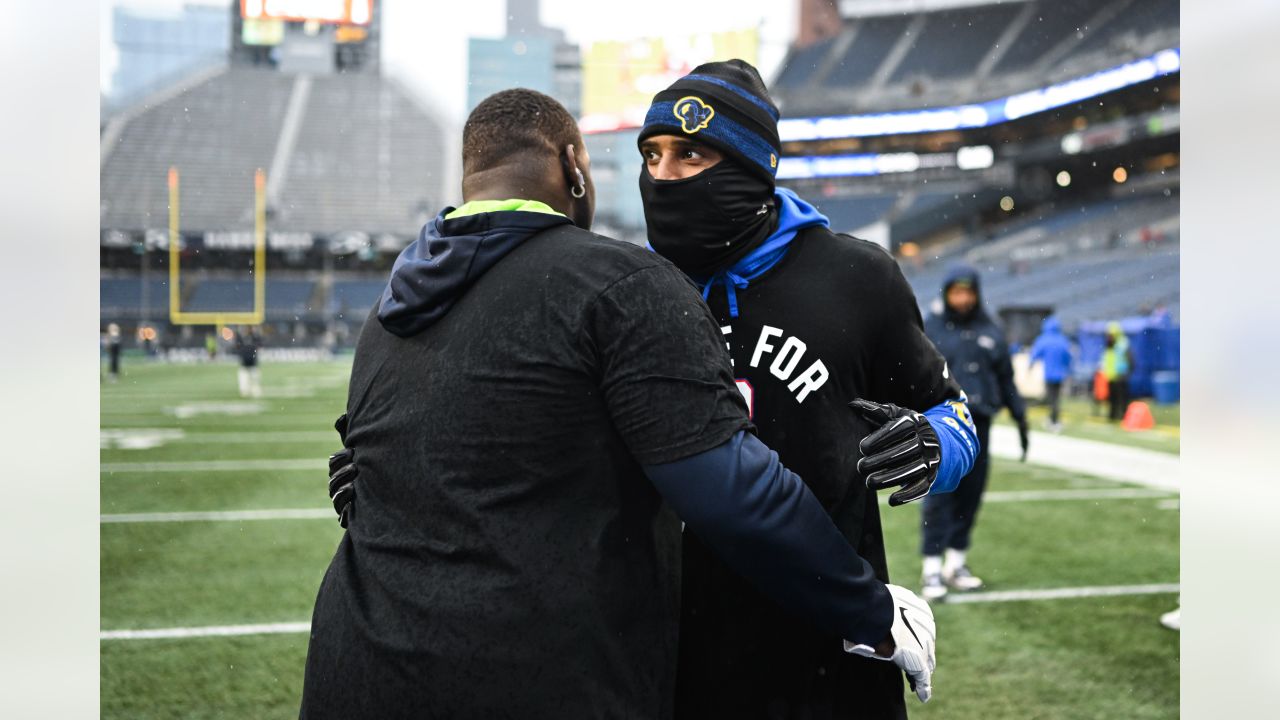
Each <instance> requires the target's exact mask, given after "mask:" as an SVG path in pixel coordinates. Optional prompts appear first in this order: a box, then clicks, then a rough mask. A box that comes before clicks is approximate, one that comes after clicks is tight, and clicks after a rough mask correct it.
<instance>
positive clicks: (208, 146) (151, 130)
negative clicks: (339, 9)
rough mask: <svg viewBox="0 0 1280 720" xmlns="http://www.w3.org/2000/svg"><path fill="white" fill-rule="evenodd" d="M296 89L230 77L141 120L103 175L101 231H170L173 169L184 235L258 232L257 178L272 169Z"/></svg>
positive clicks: (270, 77) (285, 80) (287, 83)
mask: <svg viewBox="0 0 1280 720" xmlns="http://www.w3.org/2000/svg"><path fill="white" fill-rule="evenodd" d="M292 81H293V78H291V77H289V76H286V75H282V74H280V73H276V72H264V71H256V70H246V69H238V70H231V71H227V72H224V73H222V74H219V75H217V76H215V77H212V78H210V79H209V80H207V81H205V82H204V83H202V84H200V85H198V86H196V87H194V88H191V89H190V90H188V91H186V92H184V93H181V94H179V95H178V96H176V97H174V98H172V99H169V100H168V101H166V102H163V103H161V104H160V105H157V106H155V107H152V108H148V109H146V110H145V111H143V112H141V113H139V114H138V115H137V116H136V117H134V118H133V119H132V120H130V121H129V123H128V125H126V126H125V128H124V129H123V131H122V132H121V134H120V137H119V140H118V143H117V144H116V146H115V147H114V148H112V149H111V151H110V155H109V156H108V158H107V161H106V162H105V163H104V164H103V167H102V179H101V187H102V222H101V224H102V227H104V228H116V229H122V230H145V229H150V228H164V227H167V226H168V223H169V216H168V205H169V190H168V185H167V173H168V170H169V167H170V166H176V167H177V168H179V172H180V173H181V225H182V227H183V228H184V229H190V230H223V229H229V228H241V227H252V222H253V214H252V213H253V197H254V196H253V173H254V170H255V169H257V168H267V167H269V166H270V164H271V158H272V155H273V153H274V152H275V146H276V141H277V138H278V135H279V128H280V124H281V121H282V120H283V119H284V113H285V106H286V105H287V103H288V100H289V92H290V87H291V83H292Z"/></svg>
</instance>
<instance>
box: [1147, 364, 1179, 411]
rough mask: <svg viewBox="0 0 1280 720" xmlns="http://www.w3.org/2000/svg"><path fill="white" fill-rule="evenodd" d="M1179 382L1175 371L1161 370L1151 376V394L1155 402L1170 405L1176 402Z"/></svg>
mask: <svg viewBox="0 0 1280 720" xmlns="http://www.w3.org/2000/svg"><path fill="white" fill-rule="evenodd" d="M1179 390H1180V382H1179V377H1178V372H1177V371H1176V370H1162V371H1160V372H1157V373H1152V374H1151V392H1152V394H1153V395H1155V398H1156V402H1158V403H1160V404H1161V405H1171V404H1173V403H1176V402H1178V395H1179Z"/></svg>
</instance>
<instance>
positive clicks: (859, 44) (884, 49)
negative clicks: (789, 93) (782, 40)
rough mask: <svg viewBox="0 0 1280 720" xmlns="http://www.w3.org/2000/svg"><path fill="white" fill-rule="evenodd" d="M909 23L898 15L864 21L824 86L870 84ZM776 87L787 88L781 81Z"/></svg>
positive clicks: (907, 18)
mask: <svg viewBox="0 0 1280 720" xmlns="http://www.w3.org/2000/svg"><path fill="white" fill-rule="evenodd" d="M909 22H910V18H909V17H904V16H897V15H894V16H889V17H880V18H869V19H867V20H864V21H862V22H861V23H860V24H859V25H858V27H857V29H856V31H855V32H854V33H853V42H852V43H851V44H850V45H849V46H848V48H847V49H846V50H845V52H844V54H842V55H841V56H840V59H839V61H837V63H836V64H835V65H834V66H833V67H832V69H831V71H830V73H829V74H828V75H827V77H826V79H825V80H824V81H823V85H824V86H826V87H840V88H848V87H856V86H858V85H862V84H864V83H866V82H867V81H869V80H870V79H871V78H872V76H873V75H875V72H876V70H877V69H879V67H880V64H881V63H882V62H883V61H884V58H885V56H886V55H888V54H889V50H891V49H892V48H893V46H894V44H895V43H897V42H898V38H899V37H900V36H901V35H902V33H903V31H904V30H906V29H907V24H908V23H909ZM819 62H821V61H819ZM776 86H777V87H779V88H782V87H785V86H784V85H783V84H782V81H781V79H780V80H779V82H778V83H777V84H776Z"/></svg>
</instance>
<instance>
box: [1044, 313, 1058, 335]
mask: <svg viewBox="0 0 1280 720" xmlns="http://www.w3.org/2000/svg"><path fill="white" fill-rule="evenodd" d="M1040 332H1042V333H1044V334H1045V335H1061V334H1062V323H1061V322H1060V321H1059V320H1058V316H1057V315H1050V316H1049V317H1047V318H1045V319H1044V320H1043V321H1041V322H1040Z"/></svg>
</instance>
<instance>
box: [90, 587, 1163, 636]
mask: <svg viewBox="0 0 1280 720" xmlns="http://www.w3.org/2000/svg"><path fill="white" fill-rule="evenodd" d="M1180 589H1181V586H1180V585H1179V584H1178V583H1165V584H1161V585H1110V586H1101V587H1078V588H1049V589H1044V590H1006V591H1001V592H985V593H965V594H963V595H960V594H958V593H953V594H952V595H949V596H948V597H947V600H946V604H948V605H955V604H962V603H988V602H1017V601H1033V600H1071V599H1075V598H1092V597H1119V596H1125V595H1158V594H1165V593H1176V592H1179V590H1180ZM310 631H311V623H309V622H292V623H269V624H265V625H213V626H206V627H178V628H156V629H152V630H103V631H102V632H100V633H99V634H98V639H99V640H169V639H179V638H202V637H233V636H240V635H275V634H285V633H293V634H301V633H307V632H310Z"/></svg>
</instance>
